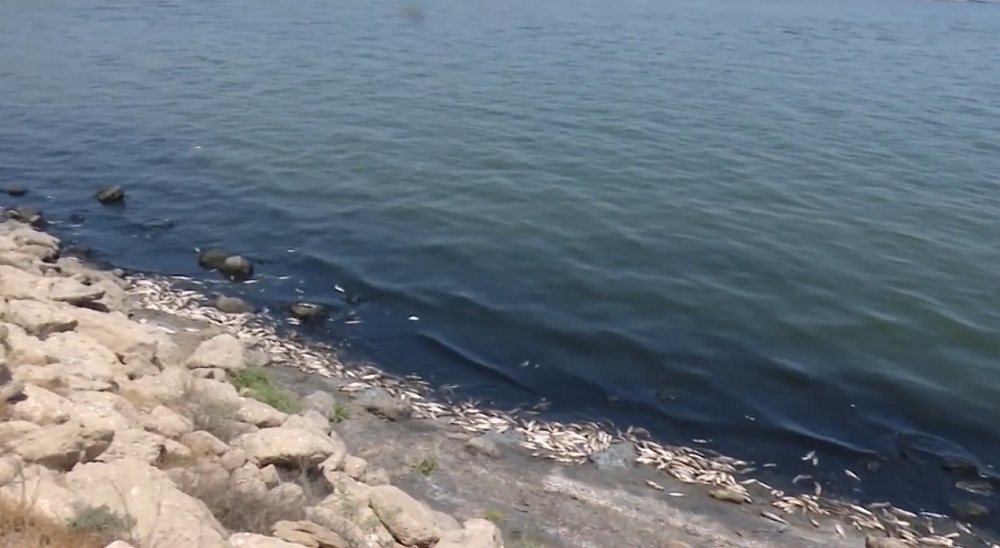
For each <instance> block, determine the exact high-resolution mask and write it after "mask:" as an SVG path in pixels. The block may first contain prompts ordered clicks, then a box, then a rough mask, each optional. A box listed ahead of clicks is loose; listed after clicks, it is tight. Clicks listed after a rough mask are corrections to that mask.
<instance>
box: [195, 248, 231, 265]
mask: <svg viewBox="0 0 1000 548" xmlns="http://www.w3.org/2000/svg"><path fill="white" fill-rule="evenodd" d="M229 255H230V254H229V252H228V251H226V250H224V249H219V248H216V247H213V248H209V249H206V250H204V251H202V252H201V253H199V254H198V265H199V266H201V267H202V268H208V269H214V270H218V269H220V268H222V265H224V264H225V263H226V259H227V258H229Z"/></svg>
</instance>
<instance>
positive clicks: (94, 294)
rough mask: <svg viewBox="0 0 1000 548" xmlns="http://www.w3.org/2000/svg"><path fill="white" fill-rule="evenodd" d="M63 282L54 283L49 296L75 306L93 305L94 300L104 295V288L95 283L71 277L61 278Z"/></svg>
mask: <svg viewBox="0 0 1000 548" xmlns="http://www.w3.org/2000/svg"><path fill="white" fill-rule="evenodd" d="M60 280H61V283H53V284H52V288H51V289H50V290H49V298H50V299H52V300H53V301H56V302H63V303H68V304H71V305H73V306H92V305H93V304H94V301H97V300H100V299H102V298H103V297H104V293H105V291H104V289H103V288H101V287H99V286H94V285H84V284H81V283H79V282H76V281H75V280H71V279H69V278H61V279H60Z"/></svg>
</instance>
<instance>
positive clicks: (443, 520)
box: [433, 510, 462, 533]
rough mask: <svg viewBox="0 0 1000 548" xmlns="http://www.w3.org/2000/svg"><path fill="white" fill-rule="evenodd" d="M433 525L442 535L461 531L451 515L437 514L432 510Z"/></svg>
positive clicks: (460, 526) (459, 524)
mask: <svg viewBox="0 0 1000 548" xmlns="http://www.w3.org/2000/svg"><path fill="white" fill-rule="evenodd" d="M433 512H434V523H435V524H436V525H437V528H438V531H441V532H442V533H444V532H447V531H461V530H462V524H461V523H459V522H458V520H457V519H455V518H454V516H452V515H451V514H446V513H444V512H438V511H437V510H434V511H433Z"/></svg>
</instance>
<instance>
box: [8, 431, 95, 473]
mask: <svg viewBox="0 0 1000 548" xmlns="http://www.w3.org/2000/svg"><path fill="white" fill-rule="evenodd" d="M114 437H115V433H114V431H113V430H110V429H99V428H91V427H88V426H87V425H85V424H84V423H82V422H80V421H70V422H66V423H63V424H58V425H52V426H45V427H42V428H40V429H38V430H35V431H33V432H31V433H29V434H27V435H25V436H23V437H21V438H20V439H18V440H16V441H14V442H13V444H12V447H11V448H12V450H13V451H14V452H15V453H17V454H18V455H20V456H21V458H23V459H24V460H25V461H26V462H35V463H38V464H41V465H43V466H47V467H49V468H52V469H55V470H69V469H71V468H73V466H75V465H76V464H77V463H81V462H89V461H92V460H94V459H95V458H97V457H98V456H100V455H101V454H102V453H104V451H105V450H107V448H108V446H110V445H111V440H112V439H114Z"/></svg>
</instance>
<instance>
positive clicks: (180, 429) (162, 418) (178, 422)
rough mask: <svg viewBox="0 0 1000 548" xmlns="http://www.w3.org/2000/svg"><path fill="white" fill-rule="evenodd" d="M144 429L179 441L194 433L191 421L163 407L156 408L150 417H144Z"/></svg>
mask: <svg viewBox="0 0 1000 548" xmlns="http://www.w3.org/2000/svg"><path fill="white" fill-rule="evenodd" d="M142 427H143V428H145V429H146V430H148V431H150V432H155V433H157V434H159V435H161V436H163V437H165V438H170V439H179V438H180V437H181V436H183V435H184V434H187V433H189V432H192V431H194V423H193V422H192V421H191V419H189V418H187V417H185V416H184V415H181V414H180V413H178V412H176V411H174V410H173V409H170V408H169V407H165V406H163V405H158V406H156V408H154V409H153V410H152V411H150V412H149V414H148V415H145V416H143V417H142Z"/></svg>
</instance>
